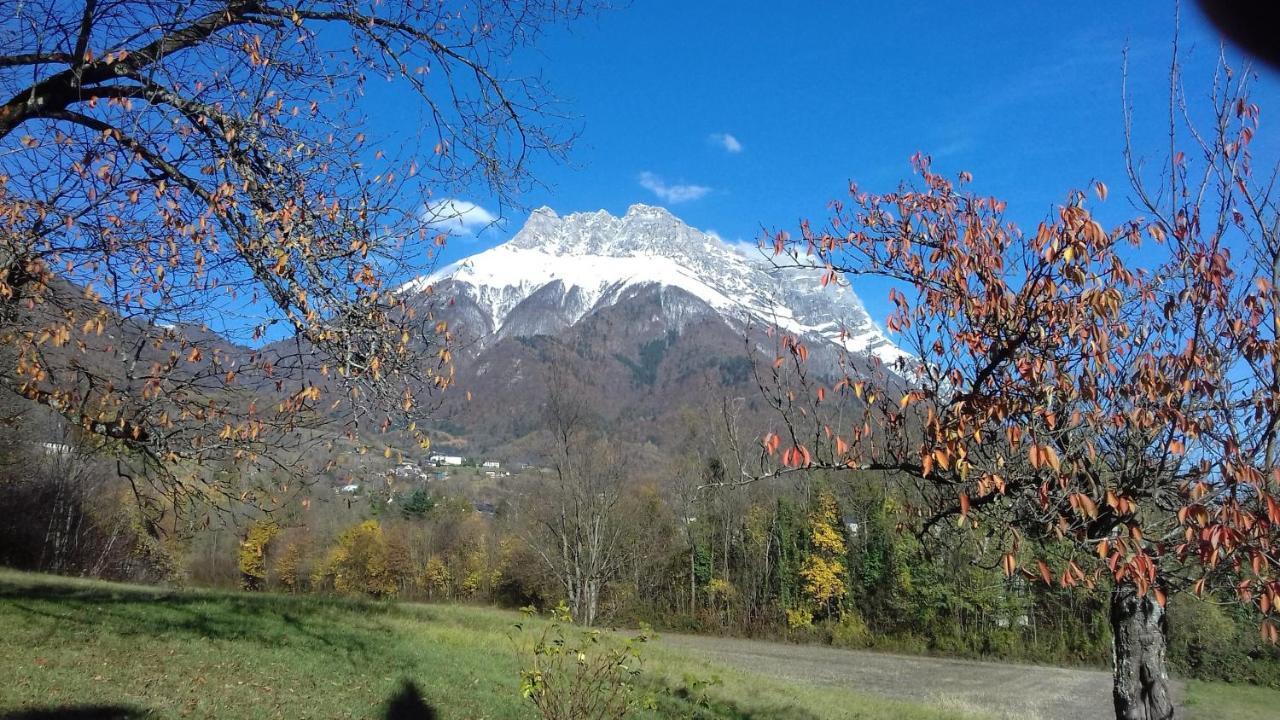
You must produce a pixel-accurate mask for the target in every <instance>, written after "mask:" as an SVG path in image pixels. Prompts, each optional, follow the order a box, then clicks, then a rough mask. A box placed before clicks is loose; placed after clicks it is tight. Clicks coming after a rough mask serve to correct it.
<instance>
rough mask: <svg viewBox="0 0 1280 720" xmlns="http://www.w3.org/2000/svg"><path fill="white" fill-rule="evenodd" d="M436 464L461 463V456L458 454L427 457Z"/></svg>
mask: <svg viewBox="0 0 1280 720" xmlns="http://www.w3.org/2000/svg"><path fill="white" fill-rule="evenodd" d="M428 459H429V460H430V461H431V462H433V463H435V464H436V465H461V464H462V456H460V455H432V456H431V457H430V458H428Z"/></svg>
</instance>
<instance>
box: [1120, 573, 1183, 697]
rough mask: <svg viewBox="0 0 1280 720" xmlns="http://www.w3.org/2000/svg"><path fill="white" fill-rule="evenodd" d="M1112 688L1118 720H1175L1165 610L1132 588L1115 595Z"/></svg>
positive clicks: (1150, 598) (1121, 589)
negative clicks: (1167, 656) (1168, 662)
mask: <svg viewBox="0 0 1280 720" xmlns="http://www.w3.org/2000/svg"><path fill="white" fill-rule="evenodd" d="M1111 635H1112V639H1111V642H1112V659H1113V670H1112V686H1111V697H1112V700H1113V701H1114V702H1115V708H1116V720H1172V718H1173V699H1172V696H1171V695H1170V692H1169V672H1168V669H1167V666H1166V665H1165V614H1164V608H1163V607H1161V606H1160V603H1158V602H1156V601H1155V599H1154V598H1153V597H1151V596H1146V597H1139V596H1138V592H1137V589H1136V588H1134V587H1133V586H1132V585H1121V586H1119V587H1117V588H1116V589H1114V590H1112V591H1111Z"/></svg>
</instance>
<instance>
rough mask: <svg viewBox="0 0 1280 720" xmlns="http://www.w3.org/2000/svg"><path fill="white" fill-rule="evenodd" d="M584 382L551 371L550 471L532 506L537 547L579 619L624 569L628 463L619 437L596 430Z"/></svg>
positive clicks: (590, 616)
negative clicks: (614, 439) (623, 522)
mask: <svg viewBox="0 0 1280 720" xmlns="http://www.w3.org/2000/svg"><path fill="white" fill-rule="evenodd" d="M590 407H591V405H590V404H589V401H588V400H587V399H586V396H585V393H584V391H583V389H582V388H581V387H579V386H577V385H576V383H574V382H573V381H572V380H571V379H570V378H569V377H567V376H566V375H564V374H563V373H562V372H556V373H554V374H553V375H552V378H551V381H550V387H549V388H548V393H547V402H546V406H545V417H546V422H547V432H548V433H549V434H550V441H549V447H548V449H549V459H550V464H551V473H552V474H551V476H550V477H549V478H546V480H545V481H544V482H543V483H542V486H541V491H540V497H538V498H536V499H535V501H534V507H535V509H534V513H535V517H536V518H537V523H538V526H539V528H540V530H541V532H540V533H539V537H537V538H535V539H534V542H533V544H534V547H535V549H536V550H537V552H538V554H539V555H540V556H541V557H542V559H543V560H544V561H545V562H546V563H547V565H548V566H549V567H550V568H551V571H552V572H553V573H554V574H555V576H556V579H557V581H558V582H559V583H560V585H561V587H562V588H563V589H564V592H565V594H566V595H567V596H568V600H569V608H570V610H571V612H572V613H573V617H574V619H575V620H577V621H578V622H581V623H584V624H586V625H592V624H594V623H595V621H596V619H597V615H598V612H599V604H600V598H601V593H602V591H603V590H604V587H605V584H606V583H607V582H608V581H609V580H611V579H612V578H613V577H614V576H615V575H616V574H617V573H618V572H619V570H620V569H621V566H622V561H623V559H624V552H623V548H622V547H621V542H620V540H621V538H622V525H621V523H620V518H619V517H618V514H619V513H618V510H619V504H620V502H621V500H622V494H623V487H624V483H623V481H624V475H625V463H624V461H623V458H622V455H621V452H620V450H619V448H618V447H617V445H616V444H614V443H612V442H610V439H609V437H608V436H607V435H605V434H604V433H601V432H597V431H595V430H594V429H593V427H592V425H593V417H592V415H591V414H590V411H589V409H590Z"/></svg>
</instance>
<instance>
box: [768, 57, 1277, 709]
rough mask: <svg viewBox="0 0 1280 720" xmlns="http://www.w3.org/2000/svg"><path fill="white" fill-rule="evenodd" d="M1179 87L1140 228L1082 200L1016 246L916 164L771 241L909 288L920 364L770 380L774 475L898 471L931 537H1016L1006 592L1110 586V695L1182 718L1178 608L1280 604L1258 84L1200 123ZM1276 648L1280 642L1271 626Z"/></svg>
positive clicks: (816, 261)
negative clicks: (1171, 681)
mask: <svg viewBox="0 0 1280 720" xmlns="http://www.w3.org/2000/svg"><path fill="white" fill-rule="evenodd" d="M1175 58H1176V49H1175ZM1171 75H1172V78H1173V84H1172V87H1173V95H1172V97H1171V101H1170V107H1169V111H1170V112H1169V118H1170V120H1169V122H1170V132H1169V137H1170V139H1171V146H1170V148H1169V151H1168V153H1169V154H1168V157H1167V158H1165V163H1164V164H1163V166H1162V167H1163V168H1164V170H1163V172H1161V171H1160V167H1161V166H1157V167H1156V168H1155V169H1154V170H1153V169H1152V168H1144V167H1142V165H1141V163H1140V161H1139V159H1138V158H1137V156H1136V151H1135V150H1133V149H1132V147H1130V152H1129V155H1128V157H1129V160H1130V172H1131V180H1132V187H1133V196H1134V201H1135V204H1136V205H1137V206H1138V207H1139V209H1140V210H1139V214H1138V215H1137V216H1135V217H1133V218H1132V219H1130V220H1127V221H1125V222H1122V223H1119V224H1117V225H1114V226H1112V227H1111V228H1110V229H1108V228H1107V227H1104V225H1103V222H1102V221H1101V220H1099V219H1098V217H1097V216H1095V214H1094V211H1093V210H1092V209H1091V208H1092V205H1093V201H1092V200H1091V198H1090V197H1089V194H1087V193H1085V192H1072V193H1070V194H1069V195H1068V196H1067V197H1066V199H1065V201H1064V202H1063V203H1062V205H1061V206H1060V207H1059V208H1058V209H1057V210H1056V211H1055V212H1054V213H1053V214H1052V216H1050V217H1048V218H1046V219H1045V220H1044V221H1043V222H1041V223H1040V224H1039V226H1038V227H1037V228H1036V229H1035V230H1034V231H1031V232H1024V231H1022V230H1021V229H1019V227H1018V226H1017V225H1016V224H1015V223H1014V222H1013V221H1012V220H1011V218H1010V216H1009V214H1008V212H1007V206H1006V203H1005V202H1004V201H1002V200H999V199H997V198H992V197H986V196H983V195H980V194H978V193H976V192H974V191H972V190H970V189H969V187H970V182H971V178H970V177H969V176H968V175H967V174H965V173H960V175H959V176H958V177H957V178H948V177H945V176H943V175H942V174H940V173H937V172H935V171H934V170H933V169H932V167H931V164H930V161H929V158H928V157H925V156H917V157H916V158H915V159H914V168H915V170H916V173H917V176H918V182H916V183H912V184H905V185H903V186H902V187H900V188H899V189H898V190H896V191H893V192H889V193H884V194H873V193H868V192H865V191H863V190H861V189H860V188H858V187H857V186H856V185H852V186H850V188H849V196H848V198H847V199H846V200H844V201H837V202H834V203H832V216H831V218H830V220H829V221H828V222H827V223H825V224H824V225H822V226H814V225H810V224H807V223H806V224H803V225H802V227H801V230H800V232H799V233H798V234H797V235H791V234H788V233H786V232H780V233H777V234H776V235H775V236H773V237H772V238H771V241H772V245H773V249H774V250H775V252H776V254H777V256H778V257H779V258H780V261H779V262H780V263H781V264H784V265H800V266H805V267H811V268H817V269H818V270H819V271H820V272H821V282H822V283H823V284H824V285H825V284H829V283H840V282H847V281H849V279H851V278H854V277H857V276H859V275H864V274H871V275H879V276H882V277H887V278H890V279H892V280H894V281H896V287H895V289H893V290H891V291H890V300H891V302H892V304H893V307H894V310H893V312H892V314H891V315H890V316H889V318H888V321H887V325H888V328H889V330H891V331H893V332H895V333H896V334H897V337H898V338H899V339H900V342H901V343H902V344H903V345H904V347H905V348H906V349H907V350H909V351H910V352H911V353H912V355H913V357H910V358H907V359H904V360H902V361H900V362H899V363H897V364H896V366H894V367H883V368H881V369H880V370H879V371H878V372H876V373H873V374H872V376H870V377H868V376H866V375H864V374H858V373H854V372H844V373H839V374H838V375H837V377H835V378H834V381H832V382H827V378H824V377H821V376H820V375H819V374H818V373H816V372H811V371H810V369H809V368H808V367H807V365H806V362H805V360H806V358H807V354H808V351H807V348H806V347H805V345H804V343H803V341H802V340H801V339H799V338H796V337H790V336H782V337H780V339H779V347H780V353H779V356H778V360H777V362H776V363H775V364H774V366H773V369H772V371H771V372H768V371H767V372H766V373H765V374H764V377H763V380H764V382H763V383H762V387H764V389H765V391H766V393H767V396H768V398H769V399H770V401H771V402H772V403H773V405H774V407H775V408H776V409H777V410H778V411H779V413H780V415H781V417H782V418H784V419H785V422H783V423H781V425H780V428H779V431H778V432H776V433H773V434H770V435H768V436H766V437H765V438H764V439H763V442H762V446H761V455H762V457H763V458H764V459H765V466H766V468H767V472H766V474H778V473H785V472H790V471H794V470H802V469H808V468H814V467H830V468H845V469H863V470H876V471H883V472H884V473H885V474H886V475H887V476H890V477H893V478H896V479H897V480H900V481H902V482H903V483H904V484H905V485H906V486H907V487H908V493H907V496H908V497H909V498H913V499H914V507H913V508H911V513H912V515H913V516H914V517H915V518H916V523H915V528H914V529H915V531H916V532H917V533H918V534H919V536H920V537H921V539H922V540H923V541H925V542H926V543H930V542H940V540H941V538H943V537H944V535H943V533H941V532H939V530H940V527H941V526H940V523H942V522H943V521H953V522H956V523H958V524H959V525H961V526H962V527H970V528H973V529H975V530H978V531H980V532H981V533H982V534H983V536H984V537H985V538H986V540H985V543H987V544H989V545H990V544H997V543H998V544H999V545H998V546H999V547H1002V548H1003V556H1002V559H1001V565H1002V566H1003V568H1004V570H1005V573H1006V574H1007V575H1010V576H1012V575H1015V574H1022V575H1024V576H1026V577H1027V578H1034V579H1037V580H1039V581H1041V582H1044V583H1050V584H1056V585H1061V586H1065V587H1070V586H1076V585H1083V586H1089V587H1092V586H1094V585H1095V584H1099V583H1102V584H1106V585H1110V586H1111V587H1113V590H1112V591H1111V592H1112V599H1111V629H1112V634H1113V637H1114V657H1115V669H1114V688H1113V696H1114V700H1115V708H1116V714H1117V717H1119V718H1124V719H1132V720H1155V719H1157V718H1159V719H1162V720H1163V719H1165V718H1170V717H1172V715H1173V704H1172V698H1171V696H1170V692H1169V686H1168V680H1167V671H1166V667H1165V627H1166V618H1165V615H1164V606H1165V602H1166V598H1167V597H1168V596H1169V594H1170V593H1173V592H1177V591H1179V590H1182V589H1191V590H1194V591H1195V592H1199V593H1205V592H1213V591H1214V588H1225V589H1227V590H1228V592H1229V593H1230V595H1229V596H1230V597H1233V598H1235V599H1237V600H1239V601H1241V602H1244V603H1247V604H1251V605H1253V606H1255V607H1256V608H1257V609H1258V610H1259V611H1260V612H1261V613H1263V614H1264V615H1269V614H1271V613H1273V612H1274V610H1275V607H1276V605H1277V601H1280V555H1278V550H1277V541H1278V540H1280V537H1278V534H1280V505H1278V504H1277V503H1278V502H1280V500H1278V499H1277V496H1278V495H1280V468H1277V466H1276V464H1275V443H1276V438H1275V434H1276V430H1277V425H1278V424H1280V392H1278V390H1280V385H1277V383H1280V346H1278V345H1277V339H1280V334H1277V332H1276V331H1277V327H1278V326H1277V320H1276V318H1277V314H1276V312H1275V310H1276V303H1277V301H1278V300H1280V295H1277V293H1278V292H1280V291H1277V289H1276V288H1277V282H1280V274H1278V273H1280V240H1278V238H1280V234H1278V229H1280V214H1277V206H1276V196H1275V190H1274V177H1275V170H1274V169H1273V166H1271V165H1268V166H1267V169H1266V170H1265V171H1262V172H1259V173H1258V174H1257V175H1256V176H1255V174H1254V173H1255V163H1256V162H1257V159H1256V158H1254V156H1253V154H1252V149H1253V148H1254V147H1255V144H1254V143H1253V140H1254V136H1255V133H1256V132H1257V131H1258V117H1259V109H1258V107H1257V106H1256V105H1254V104H1253V103H1252V102H1251V101H1250V99H1249V97H1248V95H1247V92H1246V90H1247V85H1248V82H1247V81H1248V74H1247V73H1245V74H1239V73H1235V72H1232V71H1231V70H1230V69H1228V68H1227V67H1226V65H1225V64H1224V65H1222V66H1221V67H1220V69H1219V74H1218V75H1217V77H1216V78H1215V82H1214V84H1213V87H1212V93H1211V99H1212V102H1211V105H1210V107H1209V112H1208V113H1207V118H1208V121H1207V123H1204V124H1202V123H1200V122H1196V119H1198V118H1199V116H1198V115H1197V114H1196V113H1197V112H1198V110H1197V111H1192V109H1191V108H1189V107H1188V105H1187V103H1185V102H1184V101H1183V98H1182V96H1181V94H1180V92H1181V91H1180V87H1181V85H1180V82H1181V81H1180V73H1179V71H1178V68H1177V65H1176V62H1175V65H1174V68H1173V72H1172V73H1171ZM1129 117H1130V115H1129V113H1128V112H1126V119H1128V118H1129ZM1127 125H1128V124H1127ZM1093 191H1094V192H1093V194H1095V195H1096V196H1097V200H1098V201H1105V200H1106V198H1107V194H1108V191H1107V188H1106V186H1105V185H1103V184H1102V183H1100V182H1099V183H1096V185H1095V186H1094V188H1093ZM851 412H852V417H851V416H850V413H851ZM746 479H748V480H750V479H752V478H746ZM1064 549H1065V550H1064ZM1050 553H1059V555H1058V556H1054V557H1051V556H1050ZM1051 568H1052V569H1051ZM1261 632H1262V634H1263V636H1264V637H1266V638H1268V639H1270V640H1273V641H1274V640H1275V639H1276V635H1277V630H1276V626H1275V624H1274V622H1273V621H1272V620H1271V619H1266V620H1264V621H1263V623H1262V625H1261Z"/></svg>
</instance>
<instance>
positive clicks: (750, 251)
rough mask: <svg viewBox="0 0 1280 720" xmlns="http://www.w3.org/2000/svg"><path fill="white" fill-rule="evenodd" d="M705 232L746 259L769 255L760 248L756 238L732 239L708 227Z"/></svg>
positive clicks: (761, 257)
mask: <svg viewBox="0 0 1280 720" xmlns="http://www.w3.org/2000/svg"><path fill="white" fill-rule="evenodd" d="M705 232H706V233H707V235H710V236H711V239H712V240H715V241H716V242H718V243H721V244H722V245H724V246H725V247H727V248H729V249H730V250H732V251H734V252H736V253H738V254H739V255H744V256H746V258H747V259H748V260H753V261H754V260H760V259H763V258H767V257H769V255H766V254H765V252H764V250H762V249H761V247H760V242H759V241H758V240H743V239H742V238H734V239H733V240H730V239H728V238H726V237H724V236H723V235H721V234H720V233H718V232H716V231H715V230H710V229H709V230H706V231H705Z"/></svg>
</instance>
